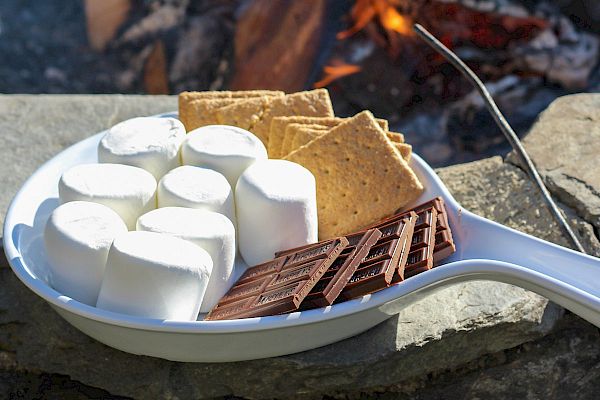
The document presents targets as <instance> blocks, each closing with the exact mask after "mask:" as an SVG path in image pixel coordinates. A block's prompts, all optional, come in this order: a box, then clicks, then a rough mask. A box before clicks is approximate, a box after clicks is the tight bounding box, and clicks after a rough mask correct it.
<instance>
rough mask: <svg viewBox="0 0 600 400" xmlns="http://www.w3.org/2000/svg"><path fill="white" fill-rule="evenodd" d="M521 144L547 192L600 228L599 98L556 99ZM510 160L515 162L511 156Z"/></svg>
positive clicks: (572, 97) (577, 95)
mask: <svg viewBox="0 0 600 400" xmlns="http://www.w3.org/2000/svg"><path fill="white" fill-rule="evenodd" d="M523 143H524V145H525V148H526V149H527V151H528V153H529V155H530V156H531V157H532V159H533V160H534V161H535V164H536V166H537V167H538V169H539V170H540V173H541V174H542V176H543V177H544V180H545V182H546V185H548V187H549V189H550V190H551V191H552V192H554V193H556V195H557V196H558V197H559V198H560V199H561V201H562V202H563V203H565V204H567V205H569V206H570V207H573V208H574V209H576V210H577V213H578V214H580V215H581V216H582V217H583V218H585V219H586V220H587V221H589V222H590V223H592V224H594V226H596V227H600V168H599V166H600V158H599V154H600V96H598V95H597V94H576V95H571V96H564V97H561V98H559V99H557V100H556V101H554V102H553V103H552V104H551V105H550V106H549V107H548V108H547V109H546V111H544V112H543V113H542V114H541V115H540V117H539V119H538V121H537V123H536V124H535V125H534V126H533V128H532V129H531V131H530V132H529V134H528V135H527V137H526V138H525V140H524V142H523ZM509 159H510V160H511V161H512V162H517V158H516V156H515V155H514V154H511V157H510V158H509Z"/></svg>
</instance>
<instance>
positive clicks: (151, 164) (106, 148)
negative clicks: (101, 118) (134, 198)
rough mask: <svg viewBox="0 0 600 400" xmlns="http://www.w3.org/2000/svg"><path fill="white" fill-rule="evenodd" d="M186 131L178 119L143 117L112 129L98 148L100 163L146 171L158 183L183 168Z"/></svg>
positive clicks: (124, 122)
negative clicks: (180, 167)
mask: <svg viewBox="0 0 600 400" xmlns="http://www.w3.org/2000/svg"><path fill="white" fill-rule="evenodd" d="M185 136H186V135H185V128H184V126H183V124H182V123H181V122H180V121H179V120H178V119H175V118H158V117H140V118H133V119H129V120H127V121H123V122H121V123H118V124H117V125H115V126H113V127H112V128H110V129H109V130H108V132H107V133H106V134H105V135H104V137H103V138H102V140H100V144H99V145H98V161H99V162H101V163H115V164H127V165H133V166H134V167H140V168H143V169H145V170H146V171H148V172H150V173H151V174H152V175H154V178H156V180H159V179H160V178H162V176H163V175H164V174H166V173H167V172H169V171H170V170H172V169H173V168H176V167H178V166H179V165H181V160H180V153H179V149H180V147H181V143H182V142H183V140H184V139H185Z"/></svg>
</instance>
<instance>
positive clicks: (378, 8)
mask: <svg viewBox="0 0 600 400" xmlns="http://www.w3.org/2000/svg"><path fill="white" fill-rule="evenodd" d="M396 5H398V1H397V0H356V3H355V4H354V6H353V7H352V10H351V11H350V16H351V17H352V20H353V21H354V25H352V27H351V28H350V29H348V30H345V31H342V32H339V33H338V34H337V38H338V39H339V40H343V39H346V38H348V37H350V36H352V35H354V34H355V33H357V32H359V31H361V30H362V29H363V28H364V27H365V26H367V24H368V23H369V22H371V21H372V20H373V19H374V18H375V17H377V18H378V19H379V23H380V24H381V26H382V27H383V29H385V31H386V33H387V35H388V38H390V37H391V35H393V34H394V33H398V34H400V35H403V36H412V35H414V33H413V31H412V29H411V26H412V21H411V20H410V19H409V18H407V17H406V16H404V15H402V14H400V13H399V12H398V10H397V9H396V7H395V6H396Z"/></svg>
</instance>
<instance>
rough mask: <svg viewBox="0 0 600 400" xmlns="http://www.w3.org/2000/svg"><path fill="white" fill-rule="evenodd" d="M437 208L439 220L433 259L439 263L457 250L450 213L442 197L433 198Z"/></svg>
mask: <svg viewBox="0 0 600 400" xmlns="http://www.w3.org/2000/svg"><path fill="white" fill-rule="evenodd" d="M433 201H434V204H435V207H436V210H437V211H438V221H437V225H436V229H435V247H434V249H433V261H434V263H435V264H437V263H439V262H440V261H441V260H443V259H444V258H446V257H448V256H450V255H451V254H452V253H454V252H455V251H456V245H455V244H454V238H453V237H452V231H451V230H450V224H449V223H448V213H447V212H446V206H445V205H444V200H443V199H442V198H441V197H436V198H435V199H433Z"/></svg>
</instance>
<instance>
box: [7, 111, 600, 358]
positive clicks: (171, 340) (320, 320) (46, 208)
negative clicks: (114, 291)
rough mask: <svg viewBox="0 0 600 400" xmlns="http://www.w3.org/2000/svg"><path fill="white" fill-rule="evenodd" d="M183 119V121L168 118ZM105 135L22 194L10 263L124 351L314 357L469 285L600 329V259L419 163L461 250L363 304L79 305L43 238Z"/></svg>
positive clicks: (88, 329)
mask: <svg viewBox="0 0 600 400" xmlns="http://www.w3.org/2000/svg"><path fill="white" fill-rule="evenodd" d="M164 116H173V114H164ZM103 134H104V133H103V132H102V133H99V134H97V135H95V136H92V137H90V138H88V139H86V140H83V141H81V142H79V143H77V144H75V145H73V146H71V147H69V148H68V149H66V150H64V151H63V152H61V153H60V154H58V155H57V156H56V157H54V158H53V159H51V160H50V161H48V162H47V163H46V164H44V165H43V166H42V167H40V168H39V169H38V170H37V171H36V172H35V173H34V174H33V175H32V176H31V177H30V178H29V180H27V182H26V183H25V184H24V185H23V187H22V188H21V190H20V191H19V192H18V193H17V195H16V196H15V198H14V200H13V202H12V204H11V206H10V208H9V210H8V213H7V215H6V220H5V224H4V248H5V252H6V256H7V259H8V261H9V263H10V265H11V267H12V269H13V271H14V273H15V274H16V275H17V276H18V277H19V279H20V280H21V281H22V282H23V283H24V284H25V285H26V286H27V287H28V288H29V289H31V290H32V291H33V292H34V293H36V294H37V295H38V296H40V297H42V298H43V299H44V300H46V301H47V302H48V303H49V304H50V305H51V306H52V307H53V308H54V309H55V310H56V312H58V313H59V314H60V315H61V316H62V317H63V318H64V319H66V320H67V321H68V322H69V323H71V324H72V325H73V326H75V327H76V328H78V329H79V330H81V331H82V332H84V333H86V334H87V335H89V336H91V337H93V338H95V339H97V340H98V341H100V342H102V343H105V344H107V345H109V346H112V347H115V348H117V349H120V350H123V351H126V352H129V353H133V354H143V355H148V356H153V357H160V358H165V359H169V360H176V361H197V362H226V361H239V360H250V359H257V358H265V357H273V356H279V355H284V354H290V353H295V352H300V351H303V350H308V349H313V348H316V347H319V346H323V345H326V344H329V343H333V342H336V341H339V340H342V339H345V338H348V337H350V336H353V335H356V334H358V333H361V332H363V331H366V330H367V329H369V328H371V327H373V326H374V325H376V324H378V323H380V322H382V321H384V320H385V319H387V318H389V317H391V316H392V315H393V314H395V313H397V312H398V310H400V309H401V308H402V307H404V306H406V305H408V304H410V303H412V302H414V301H416V300H418V299H420V298H423V297H424V296H427V295H429V294H431V293H433V292H434V291H436V290H438V289H440V288H443V287H446V286H449V285H452V284H456V283H459V282H464V281H469V280H493V281H499V282H505V283H510V284H514V285H518V286H521V287H523V288H525V289H529V290H532V291H534V292H537V293H539V294H541V295H542V296H545V297H547V298H549V299H551V300H553V301H554V302H556V303H558V304H560V305H562V306H564V307H566V308H568V309H570V310H571V311H573V312H575V313H577V314H579V315H580V316H582V317H583V318H585V319H586V320H588V321H590V322H592V323H594V324H595V325H598V326H600V260H599V259H597V258H594V257H589V256H585V255H581V254H579V253H576V252H574V251H571V250H568V249H565V248H563V247H560V246H557V245H554V244H551V243H548V242H545V241H543V240H540V239H537V238H534V237H531V236H528V235H525V234H523V233H520V232H517V231H515V230H512V229H510V228H506V227H504V226H502V225H499V224H497V223H494V222H491V221H489V220H486V219H484V218H481V217H478V216H476V215H474V214H472V213H470V212H469V211H467V210H465V209H463V208H462V207H461V206H460V205H459V204H458V203H457V202H456V201H455V200H454V199H453V198H452V196H451V195H450V193H449V192H448V190H447V189H446V188H445V186H444V184H443V183H442V182H441V181H440V179H439V178H438V177H437V175H436V174H435V173H434V172H433V170H432V169H431V168H430V167H429V166H428V165H427V163H425V162H424V161H423V160H422V159H421V158H420V157H418V156H417V155H414V156H413V159H412V166H413V168H414V170H415V172H416V173H417V175H418V176H419V178H420V179H421V180H422V182H423V183H424V185H425V187H426V188H427V189H426V191H425V193H423V195H422V196H421V198H420V199H418V200H417V202H415V204H417V203H419V202H421V201H426V200H429V199H431V198H432V197H434V196H438V195H439V196H442V197H443V198H444V199H445V201H446V205H447V208H448V217H449V220H450V224H451V227H452V230H453V234H454V237H455V241H456V243H457V251H456V253H455V254H453V255H452V256H451V257H450V258H449V259H447V260H446V261H445V262H446V264H445V265H443V266H440V267H438V268H434V269H433V270H431V271H427V272H424V273H421V274H419V275H417V276H415V277H412V278H410V279H408V280H406V281H405V282H402V283H400V284H398V285H395V286H392V287H390V288H387V289H385V290H382V291H380V292H378V293H374V294H371V295H367V296H364V297H362V298H360V299H355V300H352V301H347V302H344V303H340V304H336V305H334V306H331V307H326V308H322V309H317V310H310V311H304V312H296V313H292V314H287V315H281V316H270V317H262V318H249V319H241V320H231V321H206V322H204V321H196V322H177V321H168V320H155V319H143V318H136V317H131V316H128V315H122V314H116V313H112V312H108V311H104V310H100V309H96V308H95V307H91V306H88V305H85V304H82V303H79V302H77V301H75V300H73V299H71V298H69V297H67V296H64V295H61V294H60V293H58V292H57V291H56V290H54V289H52V287H51V286H50V285H49V276H48V275H49V274H48V269H47V267H46V263H45V255H44V248H43V244H42V243H43V241H42V232H43V228H44V224H45V222H46V219H47V218H48V215H49V214H50V213H51V211H52V210H53V209H54V208H55V207H56V206H57V205H58V199H57V197H58V193H57V183H58V180H59V177H60V175H61V174H62V172H63V171H65V170H66V169H68V168H69V167H71V166H73V165H77V164H81V163H90V162H97V155H96V153H97V151H96V149H97V146H98V142H99V140H100V138H101V137H102V135H103Z"/></svg>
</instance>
